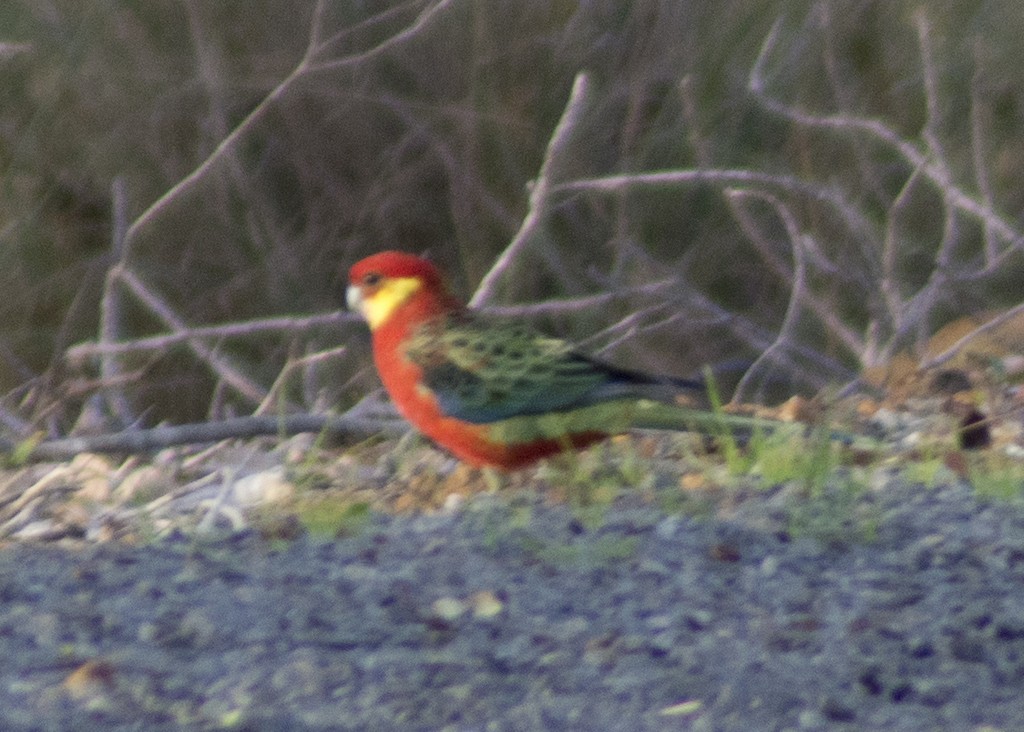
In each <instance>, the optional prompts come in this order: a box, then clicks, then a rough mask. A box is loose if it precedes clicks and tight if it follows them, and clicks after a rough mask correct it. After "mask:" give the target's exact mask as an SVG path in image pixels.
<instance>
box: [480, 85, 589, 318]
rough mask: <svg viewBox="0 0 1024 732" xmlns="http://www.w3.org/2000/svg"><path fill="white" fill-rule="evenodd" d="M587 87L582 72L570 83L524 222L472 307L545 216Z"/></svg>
mask: <svg viewBox="0 0 1024 732" xmlns="http://www.w3.org/2000/svg"><path fill="white" fill-rule="evenodd" d="M587 87H588V79H587V75H586V74H585V73H582V72H581V73H579V74H577V75H576V79H575V80H574V81H573V85H572V93H571V94H570V95H569V102H568V103H567V104H566V105H565V111H564V112H562V118H561V119H560V120H558V124H557V125H556V126H555V131H554V132H553V133H552V135H551V139H550V140H549V141H548V146H547V151H546V152H545V153H544V162H543V163H542V164H541V167H540V174H539V175H538V176H537V179H536V180H534V181H533V184H532V187H531V190H530V209H529V211H528V212H527V214H526V216H525V217H524V218H523V223H522V224H521V225H520V227H519V231H518V232H516V235H515V237H513V239H512V241H511V243H510V244H509V245H508V246H507V247H505V251H503V252H502V253H501V256H500V257H498V259H497V261H495V263H494V264H493V265H492V266H491V269H490V271H489V272H488V273H487V274H486V275H485V276H484V278H483V280H481V282H480V286H479V287H477V290H476V292H475V293H474V294H473V297H472V298H471V299H470V301H469V304H470V306H471V307H479V306H480V305H482V304H483V303H485V302H487V301H488V300H489V299H490V298H491V297H492V296H493V294H494V288H495V287H496V285H497V281H498V279H499V278H500V277H501V276H502V275H503V274H504V273H505V271H506V270H507V269H508V268H509V266H510V265H511V263H512V262H513V260H515V258H516V257H518V256H519V254H520V252H521V251H522V249H523V248H524V247H525V246H526V245H527V243H528V242H529V241H530V240H531V238H532V237H533V234H534V232H535V231H536V229H537V227H538V226H539V225H540V223H541V222H542V221H543V219H544V217H545V216H546V215H547V208H548V195H549V193H550V192H551V190H552V189H551V173H552V167H553V166H554V165H555V163H556V161H557V160H558V158H559V157H560V156H561V155H562V153H563V151H564V149H565V147H566V145H568V144H569V139H570V138H571V136H572V133H573V130H574V129H575V128H576V125H577V124H578V123H579V120H580V117H581V116H582V115H583V109H584V108H585V107H586V105H587Z"/></svg>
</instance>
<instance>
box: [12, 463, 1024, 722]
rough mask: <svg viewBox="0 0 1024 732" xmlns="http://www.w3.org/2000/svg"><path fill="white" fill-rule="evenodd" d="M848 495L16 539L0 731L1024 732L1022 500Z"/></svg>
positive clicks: (945, 490)
mask: <svg viewBox="0 0 1024 732" xmlns="http://www.w3.org/2000/svg"><path fill="white" fill-rule="evenodd" d="M857 500H858V502H859V505H858V506H857V507H855V508H856V510H857V511H861V512H866V513H864V514H863V515H870V516H872V517H873V519H872V520H873V531H872V532H871V536H865V537H860V538H856V539H851V540H838V539H836V537H834V536H820V535H819V536H818V537H816V538H815V537H812V536H809V535H808V536H802V537H794V536H793V535H792V533H791V532H789V531H788V530H787V527H791V526H792V525H793V520H794V514H793V511H795V510H798V508H795V506H797V505H798V504H797V503H796V502H795V501H794V500H793V497H792V496H786V495H785V491H784V490H775V491H764V492H754V493H751V494H750V495H748V496H746V497H745V499H744V500H743V501H741V502H739V503H738V505H736V506H735V507H734V508H733V509H732V510H731V511H730V512H729V515H728V517H726V518H723V517H722V516H721V515H712V514H709V515H707V516H706V517H704V518H699V517H691V516H683V515H666V514H665V513H663V512H661V511H659V510H658V509H657V508H654V507H652V506H650V505H647V504H644V503H643V502H641V501H640V500H639V499H637V498H629V497H626V498H624V499H620V500H618V501H616V503H615V504H614V505H613V506H612V507H611V508H609V509H608V510H607V512H606V513H604V515H603V516H602V520H601V521H600V522H599V526H598V527H596V528H591V527H588V525H587V524H586V523H585V522H582V521H581V520H580V519H579V518H578V517H576V516H574V514H573V512H572V511H571V510H569V509H567V508H565V507H564V506H551V505H546V504H544V503H543V502H542V501H540V500H530V499H527V498H522V497H520V498H518V499H516V500H512V501H510V500H509V498H508V496H487V495H485V496H478V497H475V498H473V499H470V500H468V501H466V502H465V503H464V504H462V505H461V506H460V507H458V508H457V509H455V510H453V511H449V512H446V513H442V514H439V515H433V516H422V515H421V516H415V517H408V516H406V517H402V516H399V517H394V516H385V515H374V516H373V518H372V520H371V521H370V522H369V524H368V525H367V526H365V527H363V529H362V530H361V531H360V532H359V534H358V535H356V536H353V537H349V538H344V539H338V540H332V541H317V540H313V539H309V538H299V539H296V540H293V541H287V542H276V543H275V542H268V541H266V540H264V539H261V538H260V537H258V536H257V535H256V534H254V533H251V532H243V533H241V534H237V535H234V536H232V537H230V538H227V539H223V540H220V541H212V542H195V541H192V540H185V539H182V538H175V537H173V536H172V537H171V538H168V539H165V540H163V541H161V542H160V543H158V544H154V545H149V546H144V547H128V546H124V545H120V544H102V545H86V546H81V547H76V548H58V547H53V546H40V545H24V544H21V545H10V546H7V547H4V548H3V549H2V550H0V657H2V658H3V659H4V660H3V664H2V665H0V727H3V728H4V729H12V730H17V729H54V730H57V729H79V730H85V729H101V728H102V729H125V730H127V729H146V730H150V729H177V728H186V727H187V728H190V729H253V730H257V729H258V730H264V729H268V730H274V729H281V730H284V729H414V730H419V729H422V730H520V729H580V730H583V729H587V730H595V729H624V728H627V727H628V728H630V729H637V730H670V729H671V730H677V729H692V730H750V729H777V730H782V729H851V730H852V729H897V730H931V729H958V730H971V729H974V730H979V731H980V730H983V729H984V730H992V729H996V730H1014V729H1024V695H1022V694H1021V693H1020V689H1021V688H1022V684H1024V508H1022V507H1021V506H1020V505H1016V504H1007V503H985V502H980V501H979V500H978V499H977V498H976V497H975V495H974V493H973V492H972V490H971V489H970V488H969V487H967V486H963V485H959V484H949V485H943V486H939V487H936V488H924V487H921V486H917V485H910V484H907V483H904V482H901V481H900V480H899V479H898V478H893V479H892V480H891V481H890V482H889V483H888V484H886V485H884V486H880V487H878V488H877V489H876V490H873V491H870V492H867V493H865V494H864V495H862V496H860V497H859V498H858V499H857ZM847 508H849V507H847ZM799 510H803V509H802V508H800V509H799Z"/></svg>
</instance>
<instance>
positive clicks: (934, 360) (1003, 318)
mask: <svg viewBox="0 0 1024 732" xmlns="http://www.w3.org/2000/svg"><path fill="white" fill-rule="evenodd" d="M1021 314H1024V303H1021V304H1020V305H1017V306H1016V307H1012V308H1010V309H1009V310H1007V311H1006V312H1004V313H1001V314H1000V315H998V316H997V317H995V318H992V319H991V320H990V321H988V322H987V323H985V324H984V325H980V326H978V327H977V328H975V329H974V330H972V331H971V332H970V333H968V334H967V335H965V336H963V337H962V338H960V339H958V340H957V341H956V343H954V344H953V345H952V346H950V347H949V348H947V349H946V350H945V351H943V352H942V353H940V354H938V355H935V356H932V357H931V358H929V359H927V360H925V361H922V362H921V364H920V365H919V367H918V368H920V370H921V371H926V370H927V369H931V368H935V367H936V366H941V365H942V364H944V363H946V361H948V360H950V359H951V358H953V356H955V355H956V354H957V353H959V351H960V349H961V348H963V347H964V346H965V345H967V344H968V343H969V342H971V341H972V340H974V339H975V338H977V337H978V336H980V335H983V334H985V333H988V332H989V331H990V330H992V329H994V328H998V327H999V326H1000V325H1002V324H1003V323H1006V322H1008V321H1010V320H1012V319H1013V318H1016V317H1017V316H1019V315H1021Z"/></svg>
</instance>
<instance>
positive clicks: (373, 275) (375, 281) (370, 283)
mask: <svg viewBox="0 0 1024 732" xmlns="http://www.w3.org/2000/svg"><path fill="white" fill-rule="evenodd" d="M382 279H384V276H383V275H381V273H380V272H367V273H366V274H364V275H363V284H364V285H366V286H367V287H376V286H377V285H379V284H380V281H381V280H382Z"/></svg>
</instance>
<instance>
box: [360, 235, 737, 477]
mask: <svg viewBox="0 0 1024 732" xmlns="http://www.w3.org/2000/svg"><path fill="white" fill-rule="evenodd" d="M345 299H346V302H347V304H348V306H349V308H350V309H351V310H354V311H356V312H358V313H359V314H361V315H362V317H363V318H364V319H365V321H366V323H367V324H368V326H369V328H370V333H371V339H372V346H373V359H374V362H375V364H376V367H377V373H378V375H379V376H380V379H381V381H382V383H383V385H384V388H385V389H386V390H387V392H388V394H389V396H390V397H391V400H392V401H393V403H394V405H395V407H396V408H397V409H398V411H399V412H400V413H401V414H402V416H403V417H405V419H406V420H407V421H408V422H410V423H411V424H412V425H413V426H414V427H415V428H416V429H417V430H419V431H420V432H421V433H423V434H424V435H426V436H427V437H428V438H430V439H431V440H432V441H433V442H435V443H436V444H438V445H440V446H441V447H443V448H445V449H446V450H447V451H449V452H450V453H451V454H453V455H455V457H457V458H459V459H460V460H462V461H464V462H466V463H468V464H469V465H471V466H474V467H491V468H498V469H500V470H505V471H509V470H515V469H518V468H522V467H525V466H528V465H530V464H531V463H534V462H536V461H538V460H540V459H542V458H546V457H549V456H552V455H555V454H558V453H562V452H566V451H572V450H578V449H582V448H584V447H586V446H588V445H591V444H592V443H595V442H598V441H600V440H603V439H605V438H608V437H611V436H613V435H616V434H621V433H624V432H627V431H628V430H630V429H632V428H637V427H640V428H644V427H647V428H656V429H679V430H688V429H693V428H694V425H698V426H699V425H702V424H703V425H707V424H709V422H708V420H709V414H708V413H707V412H706V411H704V412H701V411H698V410H694V409H691V408H684V407H683V406H681V405H680V404H678V403H676V400H675V397H676V396H677V395H679V394H689V395H691V396H696V397H698V398H700V397H703V396H704V394H705V385H704V383H703V381H701V380H690V379H671V378H667V377H663V376H655V375H649V374H644V373H640V372H638V371H632V370H628V369H623V368H618V367H615V366H613V365H610V364H608V363H605V362H604V361H602V360H600V359H597V358H594V357H593V356H590V355H587V354H584V353H581V352H580V351H579V350H577V349H576V348H575V347H574V346H573V345H572V344H571V343H569V342H568V341H565V340H562V339H559V338H555V337H552V336H550V335H546V334H544V333H542V332H540V331H539V330H537V329H535V328H533V327H531V326H530V325H528V324H527V323H525V322H523V321H522V320H521V319H515V320H510V319H499V318H494V317H488V316H487V315H486V314H484V313H481V312H479V311H477V310H474V309H471V308H469V307H467V306H466V305H465V304H463V303H462V302H461V301H460V300H459V299H457V298H456V297H455V296H454V295H453V294H452V293H451V291H450V290H449V289H448V287H447V286H446V284H445V281H444V279H443V277H442V274H441V272H440V271H439V270H438V268H437V267H435V266H434V264H433V263H431V262H430V261H428V260H427V259H425V258H423V257H420V256H416V255H413V254H407V253H404V252H398V251H382V252H378V253H376V254H373V255H371V256H368V257H366V258H365V259H362V260H360V261H358V262H357V263H356V264H354V265H353V266H352V267H351V269H350V270H349V273H348V285H347V288H346V293H345ZM713 417H714V419H713V420H712V422H711V423H712V424H716V425H717V424H720V422H721V420H723V419H724V420H728V423H729V425H730V426H731V427H737V426H738V427H749V426H750V423H751V422H752V421H754V420H751V419H749V418H743V417H739V416H736V415H724V414H718V415H713ZM737 420H738V421H737Z"/></svg>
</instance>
